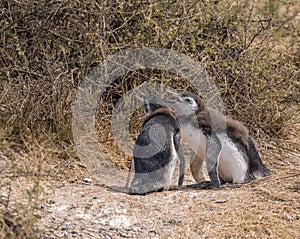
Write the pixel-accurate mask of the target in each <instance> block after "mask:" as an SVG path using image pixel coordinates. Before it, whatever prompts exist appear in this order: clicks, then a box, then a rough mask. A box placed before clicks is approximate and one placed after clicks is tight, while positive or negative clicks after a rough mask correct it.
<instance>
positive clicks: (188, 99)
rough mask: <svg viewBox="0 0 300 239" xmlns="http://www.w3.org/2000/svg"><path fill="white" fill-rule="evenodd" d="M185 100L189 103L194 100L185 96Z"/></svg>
mask: <svg viewBox="0 0 300 239" xmlns="http://www.w3.org/2000/svg"><path fill="white" fill-rule="evenodd" d="M184 101H185V102H187V103H189V104H192V100H191V99H190V98H185V99H184Z"/></svg>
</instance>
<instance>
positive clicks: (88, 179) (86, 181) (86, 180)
mask: <svg viewBox="0 0 300 239" xmlns="http://www.w3.org/2000/svg"><path fill="white" fill-rule="evenodd" d="M83 182H85V183H92V182H93V180H92V179H91V178H85V179H83Z"/></svg>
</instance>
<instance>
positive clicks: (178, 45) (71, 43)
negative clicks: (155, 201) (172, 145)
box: [0, 0, 300, 238]
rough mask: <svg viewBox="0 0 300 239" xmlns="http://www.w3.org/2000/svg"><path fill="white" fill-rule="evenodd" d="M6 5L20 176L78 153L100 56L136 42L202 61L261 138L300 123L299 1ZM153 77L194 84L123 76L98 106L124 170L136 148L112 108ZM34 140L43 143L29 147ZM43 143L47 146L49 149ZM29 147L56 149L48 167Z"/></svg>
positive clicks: (9, 101) (3, 37)
mask: <svg viewBox="0 0 300 239" xmlns="http://www.w3.org/2000/svg"><path fill="white" fill-rule="evenodd" d="M0 4H1V11H0V141H1V145H2V147H1V150H2V151H1V152H2V153H1V158H0V160H1V161H0V163H2V162H9V163H11V161H13V160H12V159H13V158H18V160H19V161H18V162H19V163H17V164H12V165H14V166H11V167H12V168H14V170H12V171H11V172H13V174H14V175H18V174H27V175H29V174H31V173H32V172H34V171H35V172H37V171H38V172H39V173H41V172H43V173H45V174H48V173H49V172H50V171H51V170H49V168H50V169H53V168H51V166H53V165H54V166H55V165H61V164H60V163H62V164H64V162H69V161H68V160H70V159H71V160H73V158H72V157H74V156H75V153H74V152H73V151H74V150H73V148H72V147H73V145H72V131H71V118H72V103H73V101H74V99H75V96H76V93H77V89H78V87H79V85H80V83H81V82H82V81H83V78H84V76H85V75H87V74H88V73H89V72H91V70H92V69H94V68H95V67H96V66H97V65H98V64H99V63H100V62H102V61H103V60H104V59H106V58H107V57H108V56H109V55H112V54H114V53H116V52H118V51H120V50H123V49H128V48H135V47H146V46H153V47H164V48H170V49H173V50H176V51H179V52H182V53H185V54H187V55H188V56H190V57H192V58H193V59H194V60H197V61H199V63H200V64H201V65H203V66H204V67H206V69H207V71H208V73H209V75H210V76H211V78H212V79H213V80H214V81H215V82H216V84H217V86H218V87H219V89H220V92H221V93H222V98H223V100H224V102H225V106H226V110H227V113H228V114H231V115H233V116H234V117H235V118H237V119H239V120H242V121H243V122H245V123H246V125H247V126H249V128H250V130H251V132H252V134H255V136H256V137H257V138H258V137H271V138H272V139H273V140H274V139H285V137H286V133H289V132H288V131H287V130H284V129H285V127H286V126H287V125H289V124H290V123H291V122H293V123H299V118H298V117H299V114H298V113H297V111H298V112H299V106H298V104H299V98H300V97H299V87H300V82H299V56H300V51H299V44H298V41H299V29H300V27H299V16H297V13H298V12H299V6H298V4H297V1H296V0H294V1H289V2H276V1H261V2H259V3H258V2H250V3H248V1H239V2H238V4H237V2H235V1H196V0H188V1H179V0H175V1H173V0H172V1H158V0H149V1H131V0H130V1H121V2H119V1H100V2H97V1H93V0H87V1H71V0H67V1H53V0H50V1H37V0H34V1H24V0H21V1H13V0H3V1H1V3H0ZM149 80H153V81H154V82H163V83H164V84H170V85H172V86H174V87H176V88H178V89H179V90H182V91H184V90H193V88H192V86H190V85H189V84H188V83H187V82H184V81H183V80H182V79H181V78H179V77H177V76H173V75H171V74H168V73H166V72H160V71H157V70H151V69H146V70H143V71H140V72H132V73H130V74H128V75H125V76H122V77H120V78H119V79H117V80H116V81H115V82H114V83H112V84H111V85H110V86H109V87H108V88H107V91H106V92H105V94H104V95H103V96H102V98H101V100H100V102H99V110H98V114H97V116H98V121H97V129H98V132H99V141H101V142H103V144H104V145H105V147H106V148H107V155H108V156H109V157H111V158H114V160H115V161H116V164H117V165H119V166H120V167H123V168H126V167H127V166H128V165H126V162H125V163H124V158H127V160H128V161H129V159H130V155H125V154H124V153H122V152H120V150H118V149H116V143H115V142H114V141H112V140H111V133H110V119H111V118H110V117H111V112H112V110H113V108H114V105H115V103H116V102H117V101H118V99H119V98H120V97H121V96H122V95H124V94H126V93H127V92H128V91H129V90H130V89H132V88H134V87H136V86H137V85H139V84H141V83H143V82H145V81H149ZM141 117H142V113H141V111H138V112H136V114H134V115H133V116H132V122H133V123H132V124H133V125H132V135H133V137H134V135H136V134H137V133H138V131H139V127H140V124H141V121H142V119H141ZM293 117H294V119H293ZM291 119H292V120H293V121H291ZM43 142H46V143H45V144H44V143H43ZM28 145H33V146H32V147H36V148H35V149H33V150H29V149H28ZM39 145H44V146H43V147H42V148H43V149H42V151H41V148H40V147H39ZM16 148H17V149H18V150H15V149H16ZM8 149H13V151H12V152H13V153H12V152H8V151H7V150H8ZM114 149H116V150H114ZM22 150H23V151H24V152H25V153H26V152H27V153H28V152H44V154H46V155H48V156H47V158H45V162H43V168H42V169H41V170H42V171H39V167H40V166H41V164H40V163H39V162H40V161H39V160H38V158H37V157H36V156H34V154H30V153H29V154H27V156H28V157H33V158H34V159H36V160H37V161H34V160H30V161H28V158H27V159H26V157H23V156H22V152H23V151H22ZM36 150H37V151H36ZM49 152H50V153H49ZM18 155H21V156H20V157H19V156H18ZM22 160H24V161H25V162H28V164H26V167H25V166H24V165H25V164H24V162H23V161H22ZM26 160H27V161H26ZM60 161H62V162H60ZM125 161H126V160H125ZM10 165H11V164H10ZM12 168H8V169H12ZM3 215H4V214H3ZM9 215H12V214H9ZM5 220H6V219H3V218H2V219H0V221H1V222H2V223H3V222H4V221H5ZM7 220H10V219H7ZM5 223H6V222H5ZM2 225H7V223H6V224H2ZM24 225H26V223H25V224H24ZM20 238H21V237H20Z"/></svg>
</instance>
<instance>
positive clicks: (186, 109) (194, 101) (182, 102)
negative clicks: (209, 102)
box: [172, 93, 205, 115]
mask: <svg viewBox="0 0 300 239" xmlns="http://www.w3.org/2000/svg"><path fill="white" fill-rule="evenodd" d="M173 96H175V98H176V100H175V102H174V101H172V106H173V108H174V109H175V111H176V112H177V114H178V115H190V114H193V113H195V111H202V110H204V109H205V105H204V102H203V101H202V99H201V98H200V97H199V96H197V95H194V94H190V93H188V94H187V93H183V94H177V93H173Z"/></svg>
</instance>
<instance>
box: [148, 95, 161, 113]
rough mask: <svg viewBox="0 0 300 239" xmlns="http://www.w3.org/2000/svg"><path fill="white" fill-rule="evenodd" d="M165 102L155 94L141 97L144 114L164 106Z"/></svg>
mask: <svg viewBox="0 0 300 239" xmlns="http://www.w3.org/2000/svg"><path fill="white" fill-rule="evenodd" d="M165 106H166V103H165V102H164V100H163V99H161V98H159V97H158V96H157V95H145V96H144V97H143V110H144V112H145V113H146V114H150V113H151V112H153V111H155V110H157V109H160V108H162V107H165Z"/></svg>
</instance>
